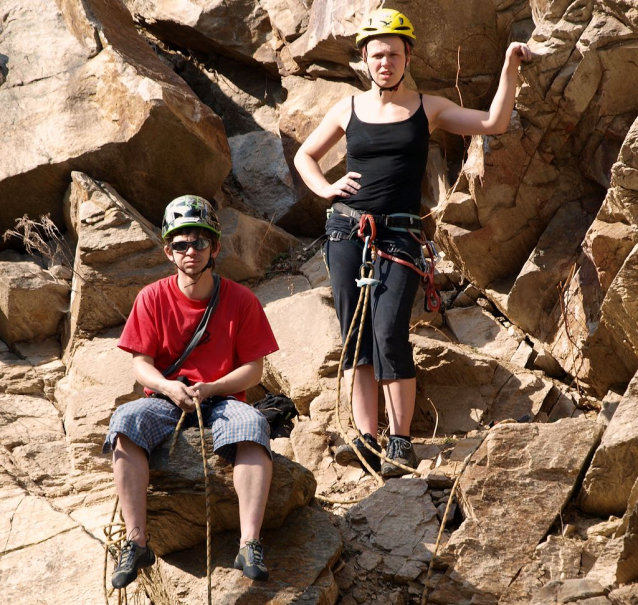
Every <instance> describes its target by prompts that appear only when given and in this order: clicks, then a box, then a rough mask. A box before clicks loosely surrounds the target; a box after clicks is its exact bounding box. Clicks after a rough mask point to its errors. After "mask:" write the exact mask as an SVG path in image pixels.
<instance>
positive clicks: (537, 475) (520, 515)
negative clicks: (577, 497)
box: [431, 419, 602, 604]
mask: <svg viewBox="0 0 638 605" xmlns="http://www.w3.org/2000/svg"><path fill="white" fill-rule="evenodd" d="M601 432H602V428H601V427H600V426H599V425H597V424H596V423H592V422H590V421H588V420H585V419H564V420H561V421H560V422H557V423H554V424H502V425H497V426H496V427H494V428H493V429H492V430H491V431H490V432H489V433H488V434H487V437H486V439H485V441H484V442H483V444H482V445H481V446H480V448H479V449H478V450H477V452H476V453H475V454H474V457H473V463H472V464H471V465H470V466H468V468H467V469H466V471H465V473H464V474H463V475H462V476H461V479H460V482H459V493H458V500H459V504H460V506H461V509H462V511H463V515H464V517H465V521H463V523H462V524H461V527H460V528H459V529H458V530H457V531H456V532H454V534H452V536H451V538H450V540H449V542H448V544H447V546H446V549H445V552H444V554H443V555H442V557H443V559H444V561H445V562H446V563H448V565H449V567H448V569H447V571H446V573H445V576H443V577H442V578H441V580H440V581H439V583H438V584H437V587H436V589H435V590H434V592H433V593H432V595H431V599H432V601H433V602H437V599H439V601H438V602H454V603H466V602H470V600H472V601H474V602H478V600H479V599H480V602H481V603H486V604H487V603H493V604H495V603H497V601H498V600H499V598H500V596H501V595H502V594H503V593H504V592H505V590H506V589H507V587H508V586H509V585H510V583H511V582H512V579H513V578H514V577H516V575H517V574H518V572H519V570H520V569H521V568H522V567H523V565H525V564H526V563H527V561H528V560H529V559H530V557H531V556H532V554H533V552H534V550H535V549H536V546H537V545H538V543H539V542H540V541H541V540H542V539H543V537H544V536H545V534H546V533H547V531H548V530H549V528H550V527H551V526H552V525H553V523H554V521H555V520H556V516H557V515H558V514H560V512H561V510H562V509H563V507H564V506H565V504H566V503H567V501H568V500H569V498H570V496H571V494H572V491H573V490H574V487H575V486H576V483H577V481H578V476H579V474H580V472H581V471H582V468H583V466H584V465H585V464H586V462H587V460H588V458H589V456H590V455H591V452H592V451H593V449H594V448H595V447H596V445H597V443H598V441H599V439H600V435H601ZM503 494H507V499H506V500H505V499H504V498H503ZM443 598H446V599H448V601H445V600H443V601H442V600H441V599H443Z"/></svg>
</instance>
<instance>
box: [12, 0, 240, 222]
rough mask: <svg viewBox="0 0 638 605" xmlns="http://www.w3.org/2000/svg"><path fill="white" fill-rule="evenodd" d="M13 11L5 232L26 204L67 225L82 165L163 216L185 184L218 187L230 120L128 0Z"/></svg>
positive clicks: (41, 1)
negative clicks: (146, 36) (171, 64)
mask: <svg viewBox="0 0 638 605" xmlns="http://www.w3.org/2000/svg"><path fill="white" fill-rule="evenodd" d="M60 6H61V7H62V8H59V7H60ZM3 14H4V16H5V23H6V27H4V28H3V33H2V39H1V40H0V54H1V55H3V56H4V57H6V59H3V63H2V64H3V74H4V76H5V77H4V83H3V84H2V86H1V87H0V105H2V107H4V108H5V109H4V111H3V115H2V128H3V137H2V148H1V149H2V150H3V151H2V156H3V157H4V158H5V161H3V163H2V167H1V168H0V199H2V200H3V211H2V219H0V230H1V231H4V230H5V229H6V228H9V227H13V223H14V218H17V217H20V216H22V215H23V214H25V213H28V214H29V216H30V217H31V218H37V217H38V216H40V215H42V214H45V213H51V218H52V219H53V220H54V222H55V223H56V224H58V225H61V224H62V207H61V203H60V202H61V201H62V197H63V196H64V192H65V190H66V189H67V186H68V175H69V173H70V172H71V170H81V171H83V172H86V173H88V174H90V175H91V176H92V177H94V178H98V179H100V180H105V181H108V182H109V183H111V184H112V185H114V187H115V188H116V189H117V190H118V191H119V192H120V193H121V194H122V195H123V196H124V197H125V198H126V199H128V200H134V201H135V204H136V207H137V209H138V210H140V211H141V212H142V214H144V215H145V216H147V217H149V218H150V219H151V220H153V221H155V222H159V219H160V217H161V212H162V209H163V207H164V205H165V204H166V203H167V202H168V201H170V200H171V199H172V198H174V197H177V195H181V194H183V193H184V191H185V190H187V191H189V192H193V193H197V194H200V195H203V196H204V197H212V196H213V194H214V193H215V191H216V190H217V189H218V187H219V186H220V185H221V183H222V181H223V179H224V178H225V176H226V174H227V173H228V171H229V169H230V153H229V148H228V143H227V141H226V138H225V135H224V132H223V128H222V126H221V121H220V120H219V118H218V117H217V116H216V115H215V114H214V113H213V112H212V111H211V110H210V109H209V108H208V107H206V106H205V105H203V104H202V103H201V102H200V101H199V100H198V99H197V98H196V97H195V95H194V94H193V92H192V91H191V90H190V89H189V88H188V87H187V86H186V85H185V84H184V82H183V81H182V80H181V79H180V78H178V77H177V76H176V75H175V74H174V73H173V72H172V71H171V70H170V69H168V68H167V67H166V66H164V65H163V64H162V63H161V62H160V61H159V60H158V58H157V56H156V55H155V54H154V53H153V51H152V50H151V48H150V47H149V46H148V45H147V44H145V43H144V41H143V40H142V39H141V38H140V37H139V35H138V34H137V32H136V31H135V27H134V24H133V22H132V20H131V17H130V15H129V13H128V12H127V11H126V9H125V8H124V7H123V5H122V4H121V3H120V2H119V0H116V1H114V2H104V1H103V0H90V1H87V2H80V0H69V1H68V2H63V3H62V4H60V3H56V2H54V1H53V0H37V1H36V2H31V3H29V4H28V5H25V4H24V3H22V2H18V1H13V0H7V1H5V2H3ZM149 149H152V150H153V153H148V150H149Z"/></svg>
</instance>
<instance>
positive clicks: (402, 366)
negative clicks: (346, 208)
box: [325, 213, 421, 380]
mask: <svg viewBox="0 0 638 605" xmlns="http://www.w3.org/2000/svg"><path fill="white" fill-rule="evenodd" d="M356 224H357V221H356V220H355V219H353V218H350V217H345V216H343V215H339V214H336V213H335V214H333V215H331V217H330V218H329V219H328V222H327V223H326V232H327V239H328V241H327V242H326V243H325V246H326V248H325V257H326V264H327V265H328V271H329V274H330V284H331V286H332V293H333V297H334V301H335V309H336V311H337V317H338V318H339V324H340V326H341V338H342V341H343V342H345V339H346V335H347V334H348V330H349V328H350V324H351V322H352V318H353V316H354V312H355V309H356V307H357V302H358V300H359V293H360V289H359V288H358V287H357V284H356V282H355V280H356V279H357V278H359V270H360V268H361V262H362V252H363V242H362V240H361V239H359V238H358V237H357V236H356V234H355V235H354V236H353V237H352V238H350V237H349V236H350V234H351V233H352V230H353V228H354V227H355V226H356ZM376 244H377V246H378V248H379V249H381V250H384V251H385V252H387V253H389V254H393V255H395V256H399V257H401V258H403V259H404V260H409V261H414V260H417V259H418V258H419V257H420V254H421V251H420V248H419V244H418V243H417V242H416V241H415V240H414V239H413V238H412V237H411V236H410V235H409V234H408V233H403V232H396V231H390V230H388V229H382V228H377V239H376ZM374 277H375V279H378V280H379V282H380V283H379V284H377V285H374V286H372V288H371V299H370V308H369V309H368V312H367V316H366V321H365V324H364V328H363V334H362V337H361V348H360V352H359V359H358V360H357V365H364V364H372V365H373V367H374V375H375V378H376V379H377V380H399V379H404V378H414V377H415V376H416V369H415V366H414V360H413V358H412V346H411V345H410V340H409V337H410V316H411V314H412V305H413V304H414V299H415V297H416V294H417V291H418V289H419V282H420V277H419V275H418V273H416V272H415V271H413V270H412V269H410V268H409V267H405V266H403V265H401V264H399V263H396V262H393V261H391V260H387V259H384V258H377V260H376V262H375V265H374ZM358 327H359V320H357V323H356V327H355V330H354V332H353V334H352V336H351V339H350V343H349V344H348V347H347V350H346V357H345V368H346V369H348V368H351V367H352V365H353V360H354V350H355V345H356V341H357V335H358Z"/></svg>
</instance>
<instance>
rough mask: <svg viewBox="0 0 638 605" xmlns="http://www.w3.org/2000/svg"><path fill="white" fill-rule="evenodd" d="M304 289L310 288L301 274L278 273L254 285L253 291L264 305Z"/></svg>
mask: <svg viewBox="0 0 638 605" xmlns="http://www.w3.org/2000/svg"><path fill="white" fill-rule="evenodd" d="M306 290H310V284H309V283H308V280H307V279H306V278H305V277H304V276H303V275H280V276H279V277H273V279H269V280H268V281H266V282H263V283H261V284H259V285H257V286H255V288H254V290H253V292H254V294H255V296H256V297H257V298H258V299H259V302H260V303H261V304H262V305H263V306H264V307H265V306H266V305H267V304H269V303H271V302H274V301H276V300H280V299H282V298H288V297H289V296H293V295H294V294H298V293H299V292H305V291H306Z"/></svg>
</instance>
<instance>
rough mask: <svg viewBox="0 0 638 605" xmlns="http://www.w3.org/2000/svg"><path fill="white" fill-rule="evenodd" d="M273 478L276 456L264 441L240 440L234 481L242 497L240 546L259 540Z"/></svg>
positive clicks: (239, 496)
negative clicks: (262, 443)
mask: <svg viewBox="0 0 638 605" xmlns="http://www.w3.org/2000/svg"><path fill="white" fill-rule="evenodd" d="M271 480H272V460H271V459H270V456H269V455H268V453H267V452H266V450H265V449H264V447H263V446H262V445H259V444H258V443H255V442H253V441H242V442H241V443H238V444H237V456H236V457H235V469H234V472H233V483H234V485H235V491H236V492H237V497H238V499H239V522H240V524H241V538H240V544H239V545H240V546H244V544H245V543H246V540H259V537H260V533H261V525H262V523H263V521H264V513H265V511H266V502H267V501H268V493H269V491H270V482H271Z"/></svg>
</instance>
